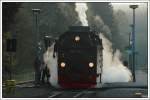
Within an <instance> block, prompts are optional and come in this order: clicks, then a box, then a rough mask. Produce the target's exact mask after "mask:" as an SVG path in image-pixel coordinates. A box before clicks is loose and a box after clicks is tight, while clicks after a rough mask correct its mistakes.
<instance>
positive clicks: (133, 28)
mask: <svg viewBox="0 0 150 100" xmlns="http://www.w3.org/2000/svg"><path fill="white" fill-rule="evenodd" d="M129 7H130V8H131V9H133V24H132V25H131V27H132V37H131V40H132V74H133V81H134V82H135V81H136V80H135V9H136V8H138V5H130V6H129Z"/></svg>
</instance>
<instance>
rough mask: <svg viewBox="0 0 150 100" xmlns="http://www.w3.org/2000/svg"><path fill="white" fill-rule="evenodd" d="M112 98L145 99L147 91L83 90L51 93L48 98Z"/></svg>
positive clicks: (123, 89) (126, 89)
mask: <svg viewBox="0 0 150 100" xmlns="http://www.w3.org/2000/svg"><path fill="white" fill-rule="evenodd" d="M114 97H119V98H120V97H126V98H127V97H128V98H134V97H144V98H145V97H147V90H146V89H142V88H135V89H133V88H121V89H96V90H95V89H94V90H91V89H85V90H67V91H66V90H63V91H52V92H51V93H50V94H49V96H48V98H114Z"/></svg>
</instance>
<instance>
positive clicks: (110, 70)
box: [100, 34, 132, 83]
mask: <svg viewBox="0 0 150 100" xmlns="http://www.w3.org/2000/svg"><path fill="white" fill-rule="evenodd" d="M100 38H101V39H102V42H103V48H104V49H103V72H102V83H112V82H129V81H131V80H132V74H131V72H130V70H129V69H128V68H127V67H125V66H124V65H123V64H122V62H121V60H120V57H121V53H120V51H119V50H116V52H115V53H114V54H113V50H112V43H111V42H110V41H109V40H108V39H106V37H105V36H104V35H102V34H100Z"/></svg>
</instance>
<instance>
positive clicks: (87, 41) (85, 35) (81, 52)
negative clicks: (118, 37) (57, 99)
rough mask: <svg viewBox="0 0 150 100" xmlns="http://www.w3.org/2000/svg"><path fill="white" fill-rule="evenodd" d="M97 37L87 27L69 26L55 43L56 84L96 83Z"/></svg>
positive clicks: (66, 86)
mask: <svg viewBox="0 0 150 100" xmlns="http://www.w3.org/2000/svg"><path fill="white" fill-rule="evenodd" d="M100 44H101V43H100V39H99V37H98V36H97V35H96V34H95V33H94V31H91V30H90V28H89V27H85V26H80V27H71V28H70V30H69V31H67V32H66V33H64V34H63V35H61V36H60V37H59V39H58V41H57V43H56V45H57V46H55V48H56V47H57V52H58V84H59V85H60V86H61V87H64V88H86V87H87V88H88V87H91V86H94V85H95V84H96V76H97V46H98V45H100Z"/></svg>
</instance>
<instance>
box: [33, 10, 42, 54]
mask: <svg viewBox="0 0 150 100" xmlns="http://www.w3.org/2000/svg"><path fill="white" fill-rule="evenodd" d="M32 11H33V19H34V24H35V25H34V26H35V27H34V32H35V34H36V54H37V55H36V56H38V52H39V51H38V48H39V42H40V38H39V25H38V15H39V14H40V9H32Z"/></svg>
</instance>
